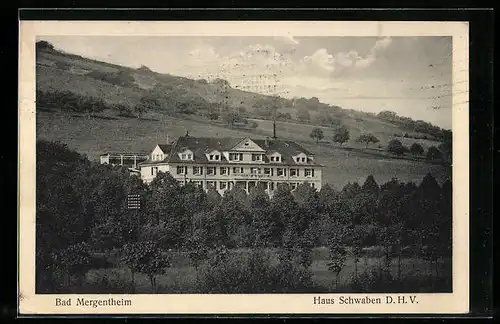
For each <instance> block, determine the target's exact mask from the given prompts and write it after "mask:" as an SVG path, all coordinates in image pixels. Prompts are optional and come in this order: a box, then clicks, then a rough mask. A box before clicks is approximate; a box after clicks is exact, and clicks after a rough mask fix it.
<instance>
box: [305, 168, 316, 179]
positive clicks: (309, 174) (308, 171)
mask: <svg viewBox="0 0 500 324" xmlns="http://www.w3.org/2000/svg"><path fill="white" fill-rule="evenodd" d="M304 176H306V177H314V169H304Z"/></svg>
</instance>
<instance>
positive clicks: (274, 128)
mask: <svg viewBox="0 0 500 324" xmlns="http://www.w3.org/2000/svg"><path fill="white" fill-rule="evenodd" d="M273 139H276V120H275V119H273Z"/></svg>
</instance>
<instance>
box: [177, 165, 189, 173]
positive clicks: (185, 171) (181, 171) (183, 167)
mask: <svg viewBox="0 0 500 324" xmlns="http://www.w3.org/2000/svg"><path fill="white" fill-rule="evenodd" d="M186 173H187V167H185V166H178V167H177V174H186Z"/></svg>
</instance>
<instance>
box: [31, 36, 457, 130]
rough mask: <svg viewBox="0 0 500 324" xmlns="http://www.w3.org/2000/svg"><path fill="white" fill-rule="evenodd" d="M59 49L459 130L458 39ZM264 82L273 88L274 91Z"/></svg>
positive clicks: (164, 40)
mask: <svg viewBox="0 0 500 324" xmlns="http://www.w3.org/2000/svg"><path fill="white" fill-rule="evenodd" d="M40 39H44V40H47V41H49V42H51V43H52V44H53V45H54V46H55V47H56V48H57V49H60V50H63V51H65V52H68V53H73V54H78V55H82V56H84V57H88V58H93V59H97V60H101V61H105V62H110V63H115V64H119V65H124V66H129V67H134V68H136V67H139V66H141V65H145V66H147V67H149V68H150V69H152V70H153V71H156V72H159V73H169V74H172V75H178V76H184V77H189V78H193V79H207V80H213V79H215V78H224V79H226V80H228V81H229V82H230V83H231V86H232V87H233V88H239V89H243V90H248V91H254V92H260V93H264V94H271V95H280V96H282V97H286V98H293V97H305V98H311V97H317V98H318V99H319V100H320V101H321V102H324V103H327V104H330V105H337V106H340V107H342V108H345V109H355V110H360V111H365V112H373V113H378V112H380V111H382V110H391V111H394V112H396V113H397V114H398V115H400V116H406V117H411V118H413V119H416V120H418V119H420V120H425V121H427V122H430V123H432V124H435V125H438V126H440V127H444V128H449V129H451V123H452V118H451V105H452V56H451V51H452V39H451V37H437V36H427V37H426V36H420V37H384V38H378V37H351V36H349V37H339V36H328V37H309V36H308V37H292V36H290V37H234V36H228V37H213V36H205V37H195V36H153V37H149V36H50V37H40ZM262 85H270V87H268V86H265V87H263V86H262Z"/></svg>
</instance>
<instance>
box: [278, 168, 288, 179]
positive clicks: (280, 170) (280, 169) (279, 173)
mask: <svg viewBox="0 0 500 324" xmlns="http://www.w3.org/2000/svg"><path fill="white" fill-rule="evenodd" d="M276 175H278V177H284V176H285V175H286V174H285V169H283V168H277V169H276Z"/></svg>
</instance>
